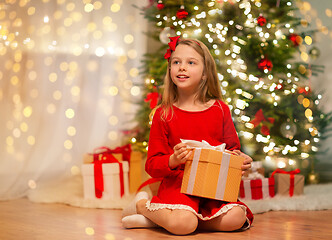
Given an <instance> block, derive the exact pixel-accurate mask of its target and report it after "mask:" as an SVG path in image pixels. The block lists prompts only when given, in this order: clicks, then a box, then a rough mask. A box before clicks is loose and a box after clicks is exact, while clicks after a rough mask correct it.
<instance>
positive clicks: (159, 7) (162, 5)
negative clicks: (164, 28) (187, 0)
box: [157, 1, 165, 10]
mask: <svg viewBox="0 0 332 240" xmlns="http://www.w3.org/2000/svg"><path fill="white" fill-rule="evenodd" d="M164 7H165V5H164V4H163V2H162V1H158V4H157V8H158V9H159V10H162V9H163V8H164Z"/></svg>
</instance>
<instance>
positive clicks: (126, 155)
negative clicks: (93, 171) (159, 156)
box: [83, 144, 143, 193]
mask: <svg viewBox="0 0 332 240" xmlns="http://www.w3.org/2000/svg"><path fill="white" fill-rule="evenodd" d="M113 157H115V158H116V159H117V160H118V161H119V162H122V161H123V162H124V161H127V162H128V165H129V192H131V193H134V192H136V190H137V189H138V187H139V186H140V184H141V182H142V159H143V154H142V153H141V152H139V151H132V149H131V145H130V144H127V145H124V146H120V147H116V148H115V149H110V148H108V147H105V146H103V147H98V148H95V149H94V150H93V153H87V154H84V156H83V162H84V163H93V162H94V161H95V160H96V159H98V160H103V161H108V159H111V158H113Z"/></svg>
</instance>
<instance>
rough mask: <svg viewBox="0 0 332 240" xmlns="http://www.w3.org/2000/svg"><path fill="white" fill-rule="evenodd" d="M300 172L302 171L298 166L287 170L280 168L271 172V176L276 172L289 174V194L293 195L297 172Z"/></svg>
mask: <svg viewBox="0 0 332 240" xmlns="http://www.w3.org/2000/svg"><path fill="white" fill-rule="evenodd" d="M300 172H301V171H300V169H298V168H297V169H295V170H293V171H285V170H282V169H280V168H278V169H276V170H275V171H274V172H273V173H272V174H271V177H273V176H274V174H276V173H282V174H289V178H290V179H289V181H290V183H289V196H291V197H292V196H293V195H294V185H295V181H294V180H295V174H298V173H300Z"/></svg>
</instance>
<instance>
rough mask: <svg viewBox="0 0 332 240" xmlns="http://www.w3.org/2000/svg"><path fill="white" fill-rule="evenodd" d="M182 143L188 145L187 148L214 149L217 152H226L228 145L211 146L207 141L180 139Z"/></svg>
mask: <svg viewBox="0 0 332 240" xmlns="http://www.w3.org/2000/svg"><path fill="white" fill-rule="evenodd" d="M180 140H181V142H182V143H185V144H186V145H187V148H204V149H212V150H217V151H219V152H224V151H225V147H226V143H223V144H220V145H218V146H211V145H210V144H209V143H208V142H207V141H204V140H202V141H201V142H199V141H195V140H186V139H180Z"/></svg>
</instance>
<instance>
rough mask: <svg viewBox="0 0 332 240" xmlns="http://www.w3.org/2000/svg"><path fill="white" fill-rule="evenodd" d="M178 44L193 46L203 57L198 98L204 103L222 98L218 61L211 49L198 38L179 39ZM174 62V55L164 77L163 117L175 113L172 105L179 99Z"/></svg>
mask: <svg viewBox="0 0 332 240" xmlns="http://www.w3.org/2000/svg"><path fill="white" fill-rule="evenodd" d="M178 45H187V46H190V47H192V48H193V49H194V50H195V51H196V52H197V53H198V54H199V55H201V56H202V58H203V63H204V70H203V75H204V77H203V78H202V81H201V82H200V85H199V88H198V91H197V96H196V100H198V101H201V102H203V103H206V102H208V101H209V100H211V99H221V98H222V94H221V89H220V82H219V78H218V74H217V70H216V63H215V61H214V59H213V57H212V55H211V53H210V51H209V49H208V48H207V47H206V46H205V44H204V43H202V42H201V41H198V40H193V39H183V40H182V39H181V40H180V39H179V41H178V42H177V44H176V46H178ZM171 62H172V55H171V57H170V58H169V61H168V67H167V72H166V76H165V79H164V90H163V95H162V102H161V105H160V106H161V107H162V115H161V116H162V119H164V120H165V119H166V118H167V117H168V115H169V113H171V115H172V114H173V107H172V105H173V104H174V103H175V102H176V101H177V100H178V92H177V86H176V85H175V84H174V83H173V81H172V79H171V76H170V69H171V68H170V63H171Z"/></svg>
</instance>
